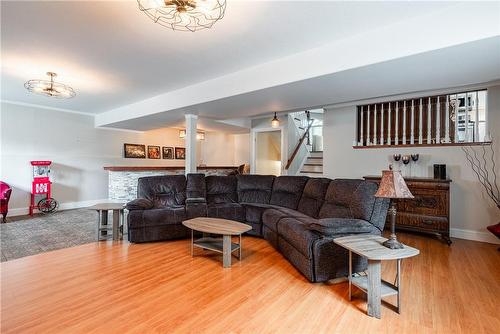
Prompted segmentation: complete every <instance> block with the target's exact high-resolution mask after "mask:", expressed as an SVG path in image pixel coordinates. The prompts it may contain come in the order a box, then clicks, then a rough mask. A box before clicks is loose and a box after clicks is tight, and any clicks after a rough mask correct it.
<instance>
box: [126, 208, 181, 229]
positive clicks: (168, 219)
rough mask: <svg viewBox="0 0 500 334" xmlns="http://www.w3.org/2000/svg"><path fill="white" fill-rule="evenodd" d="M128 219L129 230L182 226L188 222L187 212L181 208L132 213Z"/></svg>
mask: <svg viewBox="0 0 500 334" xmlns="http://www.w3.org/2000/svg"><path fill="white" fill-rule="evenodd" d="M128 219H129V228H140V227H150V226H161V225H171V224H181V223H182V221H184V220H186V210H185V209H184V207H179V208H163V209H151V210H142V211H131V212H130V213H129V218H128Z"/></svg>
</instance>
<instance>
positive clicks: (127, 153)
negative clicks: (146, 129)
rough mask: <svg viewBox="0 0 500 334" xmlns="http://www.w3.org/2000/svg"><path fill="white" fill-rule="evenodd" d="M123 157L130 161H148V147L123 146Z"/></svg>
mask: <svg viewBox="0 0 500 334" xmlns="http://www.w3.org/2000/svg"><path fill="white" fill-rule="evenodd" d="M123 155H124V157H125V158H129V159H130V158H131V159H146V145H141V144H123Z"/></svg>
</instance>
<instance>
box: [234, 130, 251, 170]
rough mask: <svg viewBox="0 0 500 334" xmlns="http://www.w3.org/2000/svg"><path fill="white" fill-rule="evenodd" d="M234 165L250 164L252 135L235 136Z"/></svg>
mask: <svg viewBox="0 0 500 334" xmlns="http://www.w3.org/2000/svg"><path fill="white" fill-rule="evenodd" d="M234 164H235V165H237V166H239V165H243V164H250V134H249V133H242V134H237V135H234Z"/></svg>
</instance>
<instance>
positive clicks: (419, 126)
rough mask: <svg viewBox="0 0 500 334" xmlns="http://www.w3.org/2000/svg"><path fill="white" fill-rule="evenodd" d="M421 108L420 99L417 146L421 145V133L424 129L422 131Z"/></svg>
mask: <svg viewBox="0 0 500 334" xmlns="http://www.w3.org/2000/svg"><path fill="white" fill-rule="evenodd" d="M422 108H423V102H422V99H420V105H419V106H418V143H419V144H422V141H423V138H422V136H423V133H424V129H423V126H424V125H423V122H424V121H423V115H422Z"/></svg>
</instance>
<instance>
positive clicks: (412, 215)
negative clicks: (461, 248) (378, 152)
mask: <svg viewBox="0 0 500 334" xmlns="http://www.w3.org/2000/svg"><path fill="white" fill-rule="evenodd" d="M364 178H365V180H370V181H374V182H377V183H379V182H380V176H365V177H364ZM405 181H406V184H407V185H408V188H409V189H410V191H411V193H412V194H413V196H415V198H414V199H404V200H403V199H401V200H400V199H395V200H394V201H395V203H396V209H397V216H396V229H398V230H405V231H414V232H423V233H430V234H434V235H437V236H439V237H440V238H441V239H443V240H444V241H446V242H447V243H448V244H451V239H450V182H451V180H438V179H432V178H423V177H409V178H405ZM389 219H390V217H389V216H388V217H387V222H388V223H387V224H386V226H389Z"/></svg>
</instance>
